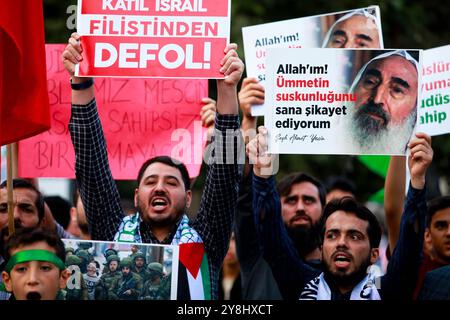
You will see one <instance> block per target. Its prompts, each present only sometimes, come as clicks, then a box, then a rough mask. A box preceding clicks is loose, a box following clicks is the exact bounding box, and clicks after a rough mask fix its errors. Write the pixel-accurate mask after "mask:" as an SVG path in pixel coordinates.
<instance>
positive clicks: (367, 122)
mask: <svg viewBox="0 0 450 320" xmlns="http://www.w3.org/2000/svg"><path fill="white" fill-rule="evenodd" d="M350 109H351V110H352V116H351V117H349V119H351V121H352V123H353V124H352V125H351V126H350V127H351V128H352V130H351V134H352V137H353V140H354V141H357V142H358V144H359V147H360V149H361V151H362V152H363V153H365V152H367V153H374V152H375V153H376V152H377V151H381V150H382V151H386V153H394V154H395V153H404V151H405V149H406V145H407V143H408V141H409V139H410V138H411V134H412V131H413V129H414V125H415V123H416V115H417V111H416V110H415V109H414V110H413V111H412V112H411V113H410V115H409V116H408V117H407V118H405V119H404V120H403V121H402V122H401V123H393V122H392V120H391V117H390V115H389V114H388V113H387V112H386V111H385V110H384V109H383V107H382V106H379V105H377V104H375V103H374V101H373V100H369V101H368V102H367V103H365V104H363V105H361V106H360V107H358V108H355V107H352V108H350ZM373 116H376V117H379V118H380V119H381V120H379V119H374V118H373ZM383 153H384V152H383Z"/></svg>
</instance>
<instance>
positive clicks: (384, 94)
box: [349, 50, 418, 154]
mask: <svg viewBox="0 0 450 320" xmlns="http://www.w3.org/2000/svg"><path fill="white" fill-rule="evenodd" d="M350 92H353V93H354V94H355V95H356V102H355V103H354V107H353V108H351V116H350V117H349V121H350V122H351V123H350V124H349V127H350V128H351V130H350V131H351V136H352V139H353V143H356V144H357V145H359V147H360V150H361V152H362V153H369V154H404V152H405V150H406V145H407V143H408V141H409V139H410V137H411V134H412V133H413V130H414V126H415V123H416V117H417V108H416V107H417V93H418V63H417V61H416V60H415V59H414V58H413V57H412V56H411V55H410V54H409V53H408V52H406V51H405V50H395V51H390V52H387V53H383V54H381V55H378V56H376V57H374V58H373V59H371V60H370V61H369V62H367V63H366V64H365V65H364V66H363V67H362V68H361V69H360V70H359V72H358V74H357V75H356V77H355V79H354V81H353V84H352V85H351V87H350Z"/></svg>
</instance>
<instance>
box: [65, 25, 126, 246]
mask: <svg viewBox="0 0 450 320" xmlns="http://www.w3.org/2000/svg"><path fill="white" fill-rule="evenodd" d="M79 40H80V36H79V35H78V34H76V33H74V34H72V36H71V38H70V39H69V44H68V45H67V47H66V49H65V50H64V52H63V53H62V61H63V63H64V66H65V68H66V70H67V72H68V73H69V74H70V76H71V80H72V84H79V83H83V82H86V81H89V80H90V79H89V78H79V77H75V76H74V71H75V65H76V64H77V63H79V62H80V61H82V60H83V58H82V55H81V54H82V52H83V49H82V48H81V44H80V42H79ZM69 130H70V136H71V138H72V143H73V146H74V149H75V175H76V179H77V184H78V188H79V190H80V196H81V199H82V201H83V205H84V208H85V211H86V216H87V220H88V223H89V232H90V234H91V236H92V239H93V240H109V241H111V240H113V239H114V235H115V233H116V231H117V229H118V227H119V225H120V222H121V220H122V217H123V211H122V207H121V204H120V195H119V192H118V190H117V187H116V184H115V183H114V180H113V177H112V174H111V170H110V168H109V163H108V155H107V151H106V141H105V137H104V134H103V129H102V125H101V123H100V118H99V116H98V112H97V105H96V102H95V96H94V86H93V85H91V86H90V87H88V88H83V89H81V90H72V116H71V118H70V123H69Z"/></svg>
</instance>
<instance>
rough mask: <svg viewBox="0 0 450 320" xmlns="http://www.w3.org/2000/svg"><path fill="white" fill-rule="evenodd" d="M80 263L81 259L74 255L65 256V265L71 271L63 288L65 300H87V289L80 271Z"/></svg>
mask: <svg viewBox="0 0 450 320" xmlns="http://www.w3.org/2000/svg"><path fill="white" fill-rule="evenodd" d="M80 265H81V259H80V258H78V257H77V256H76V255H70V256H68V257H66V267H67V269H69V271H70V272H71V275H70V277H69V279H68V280H67V287H66V290H65V291H66V292H65V299H66V300H88V290H87V286H86V282H85V281H84V279H83V275H82V273H81V272H80Z"/></svg>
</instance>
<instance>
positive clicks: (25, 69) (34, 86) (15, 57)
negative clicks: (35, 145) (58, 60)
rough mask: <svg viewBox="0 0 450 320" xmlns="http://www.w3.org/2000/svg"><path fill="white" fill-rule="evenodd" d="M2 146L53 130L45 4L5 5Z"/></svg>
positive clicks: (0, 18)
mask: <svg viewBox="0 0 450 320" xmlns="http://www.w3.org/2000/svg"><path fill="white" fill-rule="evenodd" d="M0 51H1V52H0V145H4V144H8V143H12V142H16V141H18V140H21V139H24V138H28V137H31V136H33V135H36V134H38V133H41V132H43V131H46V130H48V129H49V128H50V108H49V102H48V93H47V78H46V65H45V36H44V17H43V10H42V0H15V1H2V8H1V10H0Z"/></svg>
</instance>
